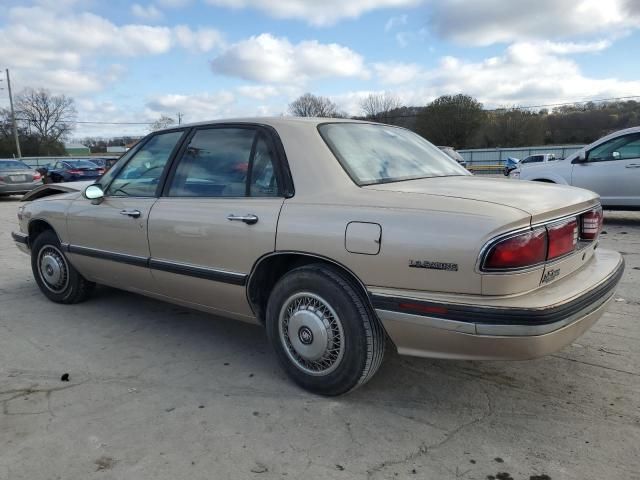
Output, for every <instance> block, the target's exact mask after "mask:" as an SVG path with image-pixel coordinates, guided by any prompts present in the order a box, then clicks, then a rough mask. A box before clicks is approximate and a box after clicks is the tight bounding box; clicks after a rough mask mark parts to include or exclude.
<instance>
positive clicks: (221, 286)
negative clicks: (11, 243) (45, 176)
mask: <svg viewBox="0 0 640 480" xmlns="http://www.w3.org/2000/svg"><path fill="white" fill-rule="evenodd" d="M24 200H25V202H24V203H23V204H22V206H21V207H20V208H19V212H18V217H19V220H20V222H19V223H20V231H19V232H14V234H13V237H14V239H15V241H16V243H17V245H18V247H19V248H20V249H21V250H22V251H24V252H26V253H28V254H30V255H31V265H32V268H33V273H34V276H35V279H36V281H37V283H38V285H39V287H40V289H41V290H42V292H43V293H44V294H45V295H46V296H47V297H48V298H49V299H51V300H52V301H54V302H59V303H67V304H72V303H77V302H80V301H82V300H84V299H86V298H87V297H88V296H89V295H90V293H91V290H92V288H93V287H94V285H95V284H96V283H98V284H104V285H110V286H113V287H116V288H121V289H125V290H129V291H131V292H136V293H140V294H143V295H148V296H150V297H155V298H157V299H160V300H164V301H168V302H172V303H175V304H179V305H184V306H187V307H191V308H195V309H199V310H203V311H207V312H211V313H214V314H218V315H223V316H227V317H233V318H236V319H239V320H245V321H248V322H254V323H258V324H261V325H264V327H265V329H266V332H267V336H268V338H269V341H270V343H271V345H272V346H273V349H274V350H275V352H276V355H277V357H278V359H279V361H280V362H281V364H282V366H283V367H284V369H285V370H286V372H287V373H288V374H289V375H290V377H291V378H292V379H293V380H294V381H295V382H297V383H298V384H299V385H301V386H302V387H304V388H306V389H309V390H311V391H313V392H317V393H321V394H325V395H338V394H342V393H345V392H348V391H350V390H352V389H354V388H356V387H358V386H359V385H362V384H363V383H365V382H366V381H367V380H369V379H370V378H371V377H372V376H373V374H374V373H375V372H376V370H377V369H378V367H379V366H380V363H381V362H382V357H383V354H384V350H385V342H386V339H387V337H388V338H389V339H390V340H391V342H393V344H394V345H395V347H396V348H397V349H398V351H399V352H400V353H401V354H406V355H415V356H420V357H438V358H451V359H513V360H515V359H529V358H534V357H538V356H541V355H545V354H548V353H551V352H554V351H556V350H558V349H560V348H562V347H563V346H565V345H567V344H568V343H570V342H572V341H573V340H574V339H575V338H576V337H578V336H579V335H581V334H582V333H583V332H585V330H587V329H588V328H589V327H590V326H591V325H593V324H594V322H596V320H597V319H598V318H599V317H600V316H601V315H602V313H603V311H604V309H605V308H606V306H607V303H608V302H609V301H610V300H611V298H612V295H613V293H614V289H615V287H616V285H617V283H618V281H619V279H620V276H621V275H622V272H623V260H622V257H621V256H620V255H619V254H618V253H616V252H612V251H606V250H603V249H599V248H597V247H598V234H599V233H600V230H601V225H602V209H601V207H600V202H599V199H598V196H597V195H596V194H594V193H592V192H589V191H587V190H582V189H578V188H573V187H567V186H558V185H545V184H538V183H528V182H527V183H525V182H513V181H509V180H507V179H484V178H478V177H474V176H472V175H471V174H469V172H468V171H466V170H465V169H464V168H462V167H461V166H459V165H458V164H457V163H456V162H455V161H454V160H452V159H450V158H449V157H448V156H447V155H445V154H444V153H442V152H441V151H440V150H439V149H438V148H437V147H435V146H433V145H431V144H430V143H429V142H427V141H426V140H424V139H423V138H422V137H420V136H418V135H416V134H414V133H412V132H410V131H408V130H405V129H402V128H397V127H392V126H388V125H381V124H375V123H365V122H355V121H351V120H332V119H293V118H273V119H264V118H261V119H247V120H234V121H217V122H210V123H202V124H194V125H185V126H181V127H179V128H172V129H168V130H162V131H158V132H155V133H152V134H151V135H149V136H148V137H147V138H146V139H144V140H143V141H141V142H140V143H139V144H138V145H137V146H136V147H135V148H134V149H132V150H131V151H129V152H128V153H127V154H125V155H124V156H123V157H122V158H121V159H120V161H118V163H117V164H116V165H115V166H114V167H113V168H112V169H111V170H109V171H108V172H107V173H106V174H105V175H104V176H103V177H101V178H100V179H99V180H98V181H97V182H96V183H94V184H89V183H87V182H85V183H84V184H82V183H77V182H76V183H72V184H66V185H65V184H52V185H45V186H43V187H40V188H39V189H37V190H35V191H34V192H32V193H30V194H28V195H27V196H26V197H25V198H24Z"/></svg>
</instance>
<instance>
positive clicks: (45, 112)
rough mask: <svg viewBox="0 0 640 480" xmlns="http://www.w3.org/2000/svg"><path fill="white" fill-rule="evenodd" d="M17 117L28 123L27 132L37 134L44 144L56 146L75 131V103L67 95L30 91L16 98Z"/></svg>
mask: <svg viewBox="0 0 640 480" xmlns="http://www.w3.org/2000/svg"><path fill="white" fill-rule="evenodd" d="M16 117H18V118H19V119H20V122H22V123H26V128H27V130H28V131H29V132H32V133H35V135H36V136H37V137H39V139H40V142H41V143H42V144H45V145H50V144H54V143H57V142H60V141H61V140H64V139H65V138H66V137H68V135H69V133H71V130H73V121H74V120H75V117H76V107H75V102H74V100H73V98H71V97H67V96H66V95H52V94H51V93H49V92H48V91H47V90H44V89H38V90H34V89H28V90H25V91H24V92H22V93H21V94H20V95H18V97H17V98H16Z"/></svg>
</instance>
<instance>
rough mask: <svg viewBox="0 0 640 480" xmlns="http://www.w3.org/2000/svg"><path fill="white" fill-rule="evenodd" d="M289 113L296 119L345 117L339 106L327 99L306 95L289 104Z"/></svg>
mask: <svg viewBox="0 0 640 480" xmlns="http://www.w3.org/2000/svg"><path fill="white" fill-rule="evenodd" d="M289 113H291V115H294V116H296V117H344V116H345V115H344V113H341V112H340V111H339V110H338V106H337V105H336V104H335V103H333V102H332V101H331V100H330V99H329V98H327V97H320V96H316V95H312V94H311V93H305V94H304V95H302V96H301V97H298V98H297V99H296V100H294V101H293V102H291V103H290V104H289Z"/></svg>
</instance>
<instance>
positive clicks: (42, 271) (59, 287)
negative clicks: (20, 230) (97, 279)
mask: <svg viewBox="0 0 640 480" xmlns="http://www.w3.org/2000/svg"><path fill="white" fill-rule="evenodd" d="M31 269H32V270H33V276H34V278H35V279H36V283H37V284H38V287H40V290H41V291H42V293H44V294H45V296H46V297H47V298H48V299H49V300H51V301H53V302H56V303H67V304H70V303H79V302H82V301H84V300H86V299H87V298H88V297H89V295H91V292H92V291H93V289H94V287H95V283H93V282H89V281H87V280H86V279H85V278H84V277H83V276H82V275H80V273H79V272H78V271H77V270H76V269H75V268H74V267H73V265H71V264H70V263H69V261H68V260H67V258H66V257H65V255H64V253H63V251H62V247H61V246H60V241H59V240H58V237H57V236H56V234H55V233H54V232H53V231H51V230H45V231H44V232H42V233H41V234H40V235H38V236H37V237H36V239H35V240H34V242H33V245H32V246H31Z"/></svg>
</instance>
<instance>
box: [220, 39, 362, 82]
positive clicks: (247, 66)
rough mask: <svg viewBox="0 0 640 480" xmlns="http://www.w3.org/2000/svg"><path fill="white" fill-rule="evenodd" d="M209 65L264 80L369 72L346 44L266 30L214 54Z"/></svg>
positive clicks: (230, 73) (360, 76)
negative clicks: (292, 37) (277, 34)
mask: <svg viewBox="0 0 640 480" xmlns="http://www.w3.org/2000/svg"><path fill="white" fill-rule="evenodd" d="M211 66H212V68H213V71H214V72H216V73H220V74H224V75H229V76H235V77H240V78H244V79H246V80H252V81H258V82H264V83H288V84H299V83H304V82H306V81H307V80H309V79H314V78H323V77H359V78H368V76H369V72H368V70H367V69H366V67H365V65H364V59H363V58H362V56H360V55H359V54H357V53H356V52H354V51H353V50H351V49H349V48H347V47H344V46H342V45H338V44H336V43H330V44H322V43H319V42H317V41H315V40H311V41H304V42H300V43H298V44H292V43H291V42H289V40H287V39H286V38H283V37H274V36H273V35H271V34H268V33H263V34H262V35H258V36H254V37H250V38H248V39H246V40H242V41H240V42H238V43H234V44H233V45H231V46H230V47H229V48H228V49H227V50H225V51H224V52H223V53H222V54H220V55H219V56H218V57H216V58H214V59H213V61H212V62H211Z"/></svg>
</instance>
